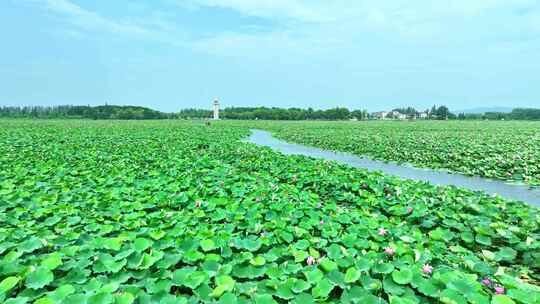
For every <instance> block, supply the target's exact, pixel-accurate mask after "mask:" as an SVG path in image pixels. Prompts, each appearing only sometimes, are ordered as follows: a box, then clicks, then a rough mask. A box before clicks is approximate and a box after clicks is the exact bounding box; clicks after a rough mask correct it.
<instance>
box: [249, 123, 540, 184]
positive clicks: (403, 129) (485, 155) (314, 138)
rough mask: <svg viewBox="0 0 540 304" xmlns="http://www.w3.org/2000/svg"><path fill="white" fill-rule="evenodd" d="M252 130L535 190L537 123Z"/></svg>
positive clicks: (539, 143)
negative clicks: (521, 184)
mask: <svg viewBox="0 0 540 304" xmlns="http://www.w3.org/2000/svg"><path fill="white" fill-rule="evenodd" d="M251 125H253V123H251ZM255 126H257V127H258V128H263V129H267V130H270V131H273V132H274V133H275V135H276V136H277V137H279V138H282V139H284V140H288V141H291V142H296V143H301V144H306V145H311V146H316V147H320V148H323V149H327V150H335V151H344V152H350V153H354V154H357V155H365V156H368V157H371V158H374V159H379V160H388V161H396V162H399V163H411V164H413V165H415V166H419V167H427V168H437V169H448V170H451V171H454V172H460V173H464V174H468V175H479V176H484V177H489V178H496V179H503V180H509V181H519V182H524V183H526V184H530V185H540V123H538V122H485V121H482V122H480V121H478V122H463V121H448V122H432V121H425V122H394V121H380V122H377V121H375V122H374V121H371V122H309V123H307V122H304V123H285V122H284V123H280V124H276V123H272V122H259V123H258V124H256V125H255Z"/></svg>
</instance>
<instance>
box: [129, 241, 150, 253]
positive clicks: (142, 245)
mask: <svg viewBox="0 0 540 304" xmlns="http://www.w3.org/2000/svg"><path fill="white" fill-rule="evenodd" d="M152 244H153V241H151V240H149V239H146V238H136V239H135V241H133V249H135V251H137V252H143V251H145V250H146V249H148V248H150V247H151V246H152Z"/></svg>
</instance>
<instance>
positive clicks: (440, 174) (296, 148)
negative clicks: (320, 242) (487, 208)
mask: <svg viewBox="0 0 540 304" xmlns="http://www.w3.org/2000/svg"><path fill="white" fill-rule="evenodd" d="M246 141H247V142H250V143H253V144H256V145H259V146H266V147H269V148H272V149H273V150H275V151H279V152H281V153H283V154H288V155H305V156H309V157H314V158H319V159H326V160H332V161H337V162H339V163H342V164H346V165H349V166H351V167H355V168H364V169H368V170H370V171H374V170H378V171H382V172H384V173H386V174H391V175H394V176H398V177H401V178H406V179H414V180H421V181H427V182H430V183H432V184H435V185H454V186H457V187H462V188H467V189H470V190H474V191H483V192H486V193H489V194H498V195H500V196H501V197H503V198H507V199H512V200H518V201H523V202H526V203H528V204H530V205H533V206H536V207H540V188H531V187H529V186H526V185H519V184H509V183H505V182H504V181H500V180H492V179H487V178H483V177H478V176H466V175H462V174H457V173H449V172H447V171H442V170H432V169H423V168H415V167H412V166H410V165H400V164H397V163H392V162H384V161H378V160H372V159H369V158H366V157H361V156H356V155H352V154H349V153H342V152H333V151H327V150H323V149H319V148H315V147H308V146H304V145H300V144H294V143H288V142H285V141H283V140H279V139H277V138H274V137H273V136H272V133H270V132H267V131H262V130H256V129H252V130H251V135H250V137H249V138H248V139H247V140H246Z"/></svg>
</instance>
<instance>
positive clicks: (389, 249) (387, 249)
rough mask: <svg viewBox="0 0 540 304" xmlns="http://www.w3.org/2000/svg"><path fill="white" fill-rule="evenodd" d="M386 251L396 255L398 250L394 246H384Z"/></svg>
mask: <svg viewBox="0 0 540 304" xmlns="http://www.w3.org/2000/svg"><path fill="white" fill-rule="evenodd" d="M384 253H386V254H388V255H394V254H395V253H396V250H395V249H394V248H392V247H386V248H384Z"/></svg>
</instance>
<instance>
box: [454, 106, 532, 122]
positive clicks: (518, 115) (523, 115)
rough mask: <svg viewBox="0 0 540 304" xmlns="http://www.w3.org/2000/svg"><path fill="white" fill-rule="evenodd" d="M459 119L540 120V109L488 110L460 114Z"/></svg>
mask: <svg viewBox="0 0 540 304" xmlns="http://www.w3.org/2000/svg"><path fill="white" fill-rule="evenodd" d="M458 119H462V120H463V119H469V120H478V119H489V120H540V109H526V108H516V109H513V110H512V112H510V113H503V112H486V113H483V114H463V113H461V114H459V115H458Z"/></svg>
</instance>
